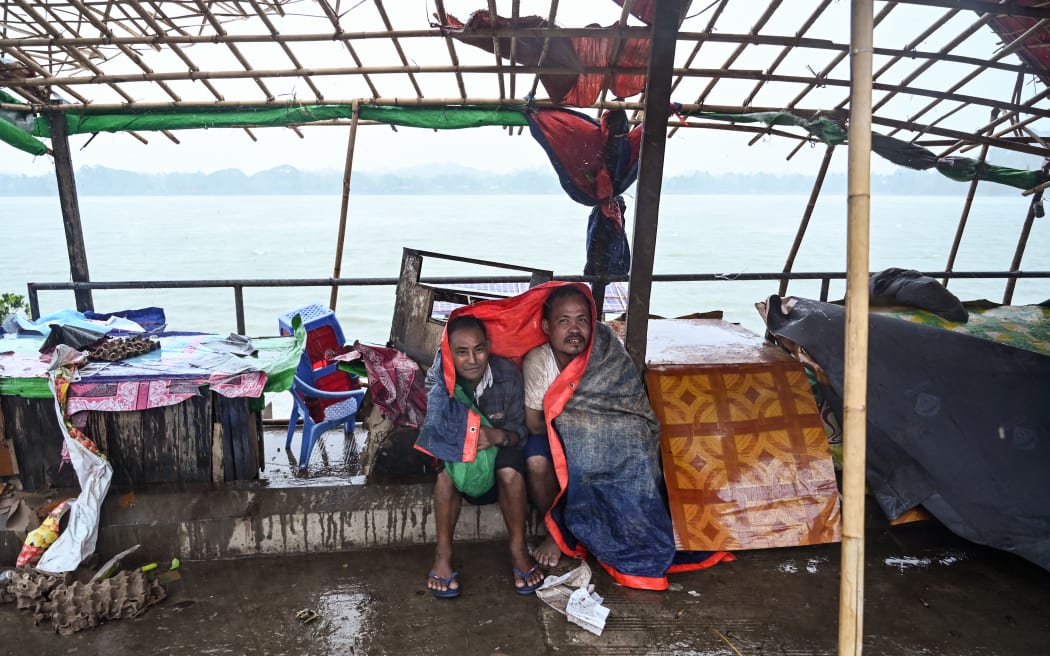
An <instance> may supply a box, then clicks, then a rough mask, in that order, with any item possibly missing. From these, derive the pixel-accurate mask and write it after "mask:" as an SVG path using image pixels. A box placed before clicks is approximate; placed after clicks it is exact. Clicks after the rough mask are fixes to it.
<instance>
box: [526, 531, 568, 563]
mask: <svg viewBox="0 0 1050 656" xmlns="http://www.w3.org/2000/svg"><path fill="white" fill-rule="evenodd" d="M532 555H533V556H534V557H535V558H536V562H537V563H539V564H540V565H542V566H543V567H546V568H547V569H551V568H552V567H557V566H558V563H559V562H560V561H561V549H560V548H558V543H557V542H555V541H554V538H552V537H551V536H550V534H549V533H548V534H547V537H545V538H543V542H540V545H539V546H538V547H536V549H535V550H534V551H533V552H532Z"/></svg>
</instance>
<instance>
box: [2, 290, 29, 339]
mask: <svg viewBox="0 0 1050 656" xmlns="http://www.w3.org/2000/svg"><path fill="white" fill-rule="evenodd" d="M28 311H29V305H28V304H26V299H25V296H22V295H21V294H0V335H2V334H3V333H4V331H7V332H11V333H14V332H17V331H18V324H17V323H15V320H14V318H15V316H16V314H17V313H18V312H28Z"/></svg>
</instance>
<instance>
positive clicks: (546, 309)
mask: <svg viewBox="0 0 1050 656" xmlns="http://www.w3.org/2000/svg"><path fill="white" fill-rule="evenodd" d="M571 296H579V297H580V298H581V299H582V300H583V302H584V303H586V305H587V307H588V308H590V307H591V300H590V299H589V298H587V295H586V294H584V293H583V292H582V291H580V288H579V287H577V286H576V285H565V286H563V287H558V288H557V289H555V290H554V291H553V292H551V293H550V294H548V295H547V300H545V301H544V302H543V318H544V319H547V320H548V321H550V318H551V309H552V308H553V307H554V304H555V303H557V302H558V301H559V300H561V299H563V298H569V297H571Z"/></svg>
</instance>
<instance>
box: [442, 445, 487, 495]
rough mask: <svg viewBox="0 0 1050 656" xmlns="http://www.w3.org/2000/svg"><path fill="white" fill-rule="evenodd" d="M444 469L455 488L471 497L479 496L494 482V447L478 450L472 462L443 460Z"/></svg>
mask: <svg viewBox="0 0 1050 656" xmlns="http://www.w3.org/2000/svg"><path fill="white" fill-rule="evenodd" d="M445 471H447V472H448V475H449V477H450V478H451V479H452V484H453V485H455V486H456V489H457V490H459V491H460V492H462V493H463V494H466V495H467V496H471V497H480V496H481V495H483V494H485V493H486V492H488V491H489V490H491V489H492V486H493V485H495V484H496V449H495V447H493V448H490V449H484V450H482V451H478V453H477V455H476V456H475V457H474V460H473V461H472V462H451V461H446V462H445Z"/></svg>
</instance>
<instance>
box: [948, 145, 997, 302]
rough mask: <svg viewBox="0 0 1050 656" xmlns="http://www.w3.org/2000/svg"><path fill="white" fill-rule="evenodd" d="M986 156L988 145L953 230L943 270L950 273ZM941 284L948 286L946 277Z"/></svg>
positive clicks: (982, 154) (982, 147)
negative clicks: (953, 233) (950, 246)
mask: <svg viewBox="0 0 1050 656" xmlns="http://www.w3.org/2000/svg"><path fill="white" fill-rule="evenodd" d="M987 156H988V144H984V145H983V146H981V159H979V160H978V161H977V173H976V175H974V176H973V180H971V181H970V190H969V191H968V192H967V193H966V203H965V204H963V211H962V216H960V217H959V225H958V226H957V227H956V228H955V239H954V240H953V241H952V250H951V252H950V253H948V263H947V264H946V265H945V266H944V270H945V271H946V272H948V273H951V272H952V270H953V269H954V268H955V257H956V256H957V255H958V254H959V244H960V243H962V236H963V232H964V231H965V230H966V221H967V219H969V218H970V208H971V207H973V197H974V195H975V194H976V193H977V183H978V182H980V180H981V169H983V168H984V159H985V158H986V157H987ZM941 284H942V285H944V286H945V287H947V286H948V277H947V276H945V278H944V279H943V280H941Z"/></svg>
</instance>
